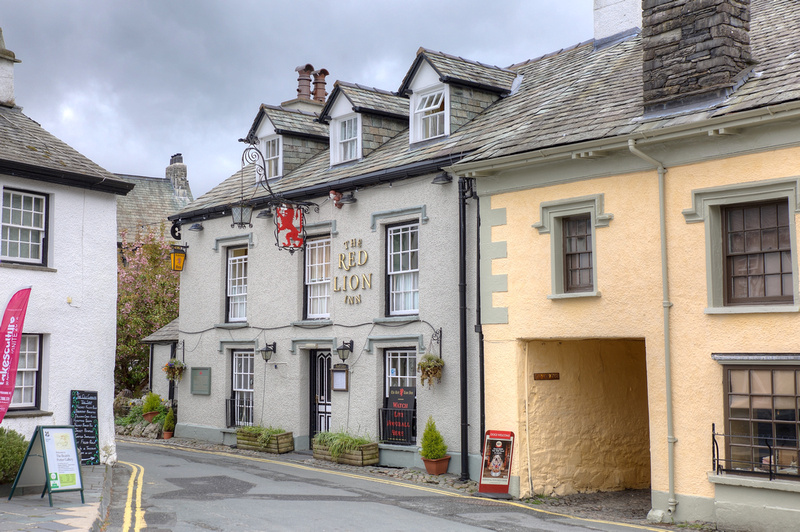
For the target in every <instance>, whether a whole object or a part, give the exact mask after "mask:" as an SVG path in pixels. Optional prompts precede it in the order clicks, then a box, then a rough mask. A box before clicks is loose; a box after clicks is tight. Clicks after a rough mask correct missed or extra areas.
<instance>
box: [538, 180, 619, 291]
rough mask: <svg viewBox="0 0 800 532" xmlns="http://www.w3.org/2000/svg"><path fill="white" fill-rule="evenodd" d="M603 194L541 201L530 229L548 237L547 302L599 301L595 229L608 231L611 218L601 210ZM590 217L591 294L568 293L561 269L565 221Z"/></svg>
mask: <svg viewBox="0 0 800 532" xmlns="http://www.w3.org/2000/svg"><path fill="white" fill-rule="evenodd" d="M603 204H604V196H603V194H594V195H591V196H581V197H577V198H569V199H563V200H555V201H543V202H542V203H541V204H539V221H538V222H536V223H535V224H533V227H534V228H535V229H537V230H538V231H539V234H550V272H551V276H550V280H551V290H552V291H551V293H550V294H549V295H548V296H547V298H548V299H567V298H575V297H599V296H600V290H599V289H598V286H597V264H598V260H597V231H596V230H597V229H598V228H600V227H608V225H609V223H611V220H613V219H614V215H613V214H611V213H607V212H605V211H604V210H603ZM585 214H589V216H590V226H591V240H592V246H591V250H590V253H591V257H592V290H586V291H582V292H567V287H566V284H567V283H566V279H565V278H564V276H565V267H564V255H565V254H564V232H563V229H564V223H563V222H564V219H565V218H569V217H572V216H578V215H585Z"/></svg>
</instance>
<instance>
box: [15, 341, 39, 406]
mask: <svg viewBox="0 0 800 532" xmlns="http://www.w3.org/2000/svg"><path fill="white" fill-rule="evenodd" d="M41 365H42V336H41V335H39V334H23V335H21V337H20V346H19V362H18V364H17V381H16V383H15V384H14V395H13V396H12V397H11V404H10V405H9V409H15V408H20V409H30V408H39V400H40V386H41V376H40V374H39V372H40V371H41ZM26 392H28V393H27V394H26Z"/></svg>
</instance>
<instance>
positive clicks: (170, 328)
mask: <svg viewBox="0 0 800 532" xmlns="http://www.w3.org/2000/svg"><path fill="white" fill-rule="evenodd" d="M178 329H180V318H175V319H174V320H172V321H171V322H169V323H167V324H166V325H164V326H163V327H161V328H160V329H159V330H157V331H156V332H154V333H153V334H151V335H150V336H147V337H145V338H142V339H141V340H139V341H140V342H142V343H143V344H160V343H169V342H177V341H178Z"/></svg>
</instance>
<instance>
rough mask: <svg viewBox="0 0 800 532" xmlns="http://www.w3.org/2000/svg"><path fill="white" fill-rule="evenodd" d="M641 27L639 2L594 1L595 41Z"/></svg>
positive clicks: (640, 4) (638, 0)
mask: <svg viewBox="0 0 800 532" xmlns="http://www.w3.org/2000/svg"><path fill="white" fill-rule="evenodd" d="M641 27H642V2H641V0H595V1H594V38H595V40H596V41H599V40H601V39H605V38H606V37H611V36H612V35H617V34H618V33H622V32H624V31H626V30H629V29H631V28H641Z"/></svg>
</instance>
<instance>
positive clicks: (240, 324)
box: [214, 321, 249, 329]
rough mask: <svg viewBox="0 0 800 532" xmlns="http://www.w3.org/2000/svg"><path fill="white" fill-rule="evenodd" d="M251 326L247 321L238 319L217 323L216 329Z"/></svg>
mask: <svg viewBox="0 0 800 532" xmlns="http://www.w3.org/2000/svg"><path fill="white" fill-rule="evenodd" d="M247 327H249V325H248V324H247V322H246V321H236V322H231V323H217V324H215V325H214V328H215V329H246V328H247Z"/></svg>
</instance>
